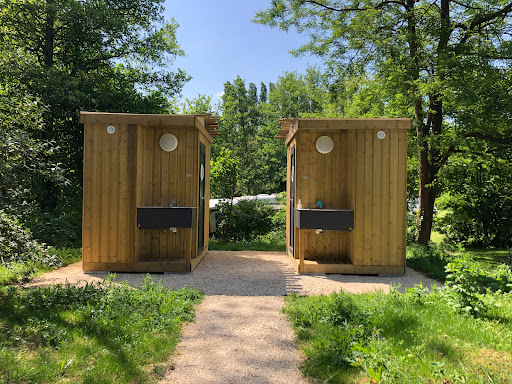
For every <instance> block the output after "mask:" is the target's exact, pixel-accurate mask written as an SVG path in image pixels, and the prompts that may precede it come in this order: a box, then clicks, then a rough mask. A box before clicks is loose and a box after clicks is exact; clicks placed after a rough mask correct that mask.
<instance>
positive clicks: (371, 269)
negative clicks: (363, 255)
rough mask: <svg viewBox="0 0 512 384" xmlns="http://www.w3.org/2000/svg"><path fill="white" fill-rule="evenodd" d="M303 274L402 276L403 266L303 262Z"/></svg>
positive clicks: (403, 272)
mask: <svg viewBox="0 0 512 384" xmlns="http://www.w3.org/2000/svg"><path fill="white" fill-rule="evenodd" d="M304 273H339V274H345V275H379V274H383V275H403V274H405V266H403V265H353V264H319V263H317V262H316V261H311V260H304Z"/></svg>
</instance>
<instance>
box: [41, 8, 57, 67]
mask: <svg viewBox="0 0 512 384" xmlns="http://www.w3.org/2000/svg"><path fill="white" fill-rule="evenodd" d="M55 17H56V12H55V9H54V8H53V4H51V3H50V4H49V5H48V9H47V13H46V19H45V30H44V43H43V62H44V65H46V66H47V67H53V64H54V60H53V53H54V50H55Z"/></svg>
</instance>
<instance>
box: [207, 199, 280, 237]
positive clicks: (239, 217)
mask: <svg viewBox="0 0 512 384" xmlns="http://www.w3.org/2000/svg"><path fill="white" fill-rule="evenodd" d="M218 207H219V212H220V214H221V215H222V220H221V222H220V224H219V227H218V230H217V234H216V237H218V238H223V237H224V233H225V231H226V228H227V225H228V216H229V209H230V202H229V201H222V202H220V203H219V205H218ZM273 217H274V209H273V208H272V207H271V206H270V205H268V204H265V203H263V202H261V201H259V200H256V199H255V200H242V201H240V202H238V204H236V205H233V209H232V212H231V222H230V225H229V229H228V233H227V239H228V240H232V241H253V240H255V239H256V238H258V237H259V236H263V235H266V234H267V233H269V232H271V231H272V229H273V228H274V221H273Z"/></svg>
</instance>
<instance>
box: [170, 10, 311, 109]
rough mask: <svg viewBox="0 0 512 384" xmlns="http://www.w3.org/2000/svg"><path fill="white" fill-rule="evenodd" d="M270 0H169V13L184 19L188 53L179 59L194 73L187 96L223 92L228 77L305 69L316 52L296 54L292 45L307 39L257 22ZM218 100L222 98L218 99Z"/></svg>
mask: <svg viewBox="0 0 512 384" xmlns="http://www.w3.org/2000/svg"><path fill="white" fill-rule="evenodd" d="M269 4H270V0H188V1H182V0H166V2H165V8H166V11H165V15H166V17H167V18H169V17H174V19H175V20H176V21H177V22H178V23H179V24H180V27H179V28H178V32H177V37H178V43H179V44H180V46H181V47H182V49H183V50H184V51H185V54H186V55H187V56H186V57H180V58H178V59H177V60H176V61H175V65H176V67H179V68H182V69H184V70H185V71H186V72H187V73H188V74H189V75H190V76H192V77H193V79H192V80H191V81H189V82H188V83H187V84H186V85H185V87H184V88H183V92H182V93H183V99H185V98H187V99H193V98H194V97H196V96H197V95H198V94H199V93H201V94H206V95H213V96H217V97H218V96H219V95H220V94H221V92H222V90H223V89H224V83H225V82H226V81H232V80H234V79H235V78H236V76H237V75H240V77H242V78H243V79H245V80H246V85H248V84H249V83H250V82H253V83H255V84H256V85H257V87H258V89H259V86H260V82H261V81H263V82H264V83H266V84H267V85H268V83H269V82H276V80H277V78H278V76H280V75H282V74H283V73H284V72H285V71H297V72H299V73H304V72H305V70H306V68H307V66H308V64H310V65H314V64H316V63H318V61H317V60H316V59H315V58H313V57H303V58H295V57H293V56H292V55H291V54H290V53H289V51H290V50H291V49H293V48H297V47H298V46H300V44H301V42H305V41H306V40H305V39H306V37H305V36H300V35H298V34H296V33H293V32H288V33H286V32H283V31H280V30H278V29H273V28H270V27H265V26H263V25H258V24H254V23H252V22H251V19H252V18H253V17H254V14H255V13H256V12H257V11H260V10H263V9H265V8H267V7H268V5H269ZM217 100H218V99H217Z"/></svg>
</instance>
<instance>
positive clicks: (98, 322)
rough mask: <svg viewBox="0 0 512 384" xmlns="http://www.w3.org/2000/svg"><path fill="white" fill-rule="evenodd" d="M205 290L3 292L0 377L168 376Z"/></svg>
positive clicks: (111, 287) (149, 285)
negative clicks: (184, 326)
mask: <svg viewBox="0 0 512 384" xmlns="http://www.w3.org/2000/svg"><path fill="white" fill-rule="evenodd" d="M201 298H202V294H201V293H199V292H198V291H195V290H191V289H181V290H179V291H170V290H167V289H165V288H163V286H162V285H161V284H159V283H158V284H155V283H154V281H152V280H151V279H149V278H146V279H145V280H144V283H143V285H142V287H141V288H138V289H133V288H131V287H128V286H126V285H117V284H113V283H111V282H107V283H105V285H104V286H101V287H100V286H97V285H87V286H85V287H83V288H78V287H74V286H69V285H67V286H52V287H46V288H37V289H20V288H15V287H8V288H2V291H0V383H9V384H11V383H12V384H16V383H68V382H71V381H73V382H81V383H95V384H96V383H144V382H151V381H155V380H157V379H158V378H160V377H162V375H163V374H164V372H165V370H166V369H168V359H169V357H170V356H171V354H172V352H173V350H174V348H175V346H176V344H177V342H178V339H179V331H180V327H181V323H182V322H183V321H192V320H193V319H194V314H193V307H194V305H195V304H197V303H198V302H199V301H200V300H201Z"/></svg>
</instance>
